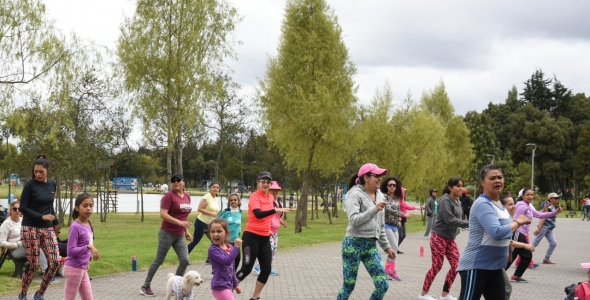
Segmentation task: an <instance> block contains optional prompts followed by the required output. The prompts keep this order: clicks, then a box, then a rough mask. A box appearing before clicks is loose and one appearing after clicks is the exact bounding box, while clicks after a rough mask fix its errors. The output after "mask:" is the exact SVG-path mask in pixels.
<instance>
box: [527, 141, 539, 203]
mask: <svg viewBox="0 0 590 300" xmlns="http://www.w3.org/2000/svg"><path fill="white" fill-rule="evenodd" d="M525 146H527V147H528V146H535V148H533V153H532V157H531V169H532V170H531V189H532V190H533V191H534V190H535V150H537V144H535V143H528V144H526V145H525Z"/></svg>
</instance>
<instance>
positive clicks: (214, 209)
mask: <svg viewBox="0 0 590 300" xmlns="http://www.w3.org/2000/svg"><path fill="white" fill-rule="evenodd" d="M217 193H219V183H217V182H213V183H212V184H211V188H210V191H209V193H207V194H205V196H203V198H202V199H201V202H199V208H198V209H197V210H198V211H199V216H198V217H197V219H196V220H195V233H194V234H193V241H192V242H191V243H190V244H188V253H189V254H190V253H191V252H192V251H193V249H194V248H195V246H197V245H198V244H199V242H200V241H201V239H202V238H203V235H206V236H207V238H208V239H209V241H211V237H210V236H209V223H211V221H213V219H215V218H216V217H217V214H219V211H220V208H219V205H218V204H217V200H216V199H215V197H217ZM205 263H206V264H209V258H207V260H206V261H205Z"/></svg>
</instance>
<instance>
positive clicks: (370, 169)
mask: <svg viewBox="0 0 590 300" xmlns="http://www.w3.org/2000/svg"><path fill="white" fill-rule="evenodd" d="M367 173H373V174H375V175H379V176H383V175H385V174H387V169H381V168H379V167H378V166H377V165H376V164H373V163H366V164H364V165H363V166H362V167H361V168H360V169H359V172H358V173H357V176H358V177H359V178H360V177H361V176H363V175H365V174H367ZM358 182H359V179H358V178H357V179H356V183H358Z"/></svg>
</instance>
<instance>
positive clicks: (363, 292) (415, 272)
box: [0, 218, 590, 300]
mask: <svg viewBox="0 0 590 300" xmlns="http://www.w3.org/2000/svg"><path fill="white" fill-rule="evenodd" d="M537 222H538V221H534V224H535V226H536V224H537ZM557 225H558V227H557V228H556V229H555V233H556V236H557V240H558V242H559V245H558V246H557V248H556V250H555V253H554V254H553V256H552V260H553V261H555V262H557V264H555V265H543V264H541V266H540V267H539V268H538V269H536V270H531V269H529V270H527V271H526V273H525V274H524V276H523V277H524V278H526V279H527V280H529V281H530V282H529V283H520V284H516V283H514V284H513V293H512V299H563V298H564V297H565V293H564V292H563V288H564V287H565V286H566V285H569V284H571V283H574V282H578V281H582V280H585V279H587V278H588V276H587V275H586V271H585V270H584V269H582V268H581V267H580V262H586V261H590V251H589V250H590V247H589V246H590V241H589V238H588V232H589V231H590V222H586V221H584V222H582V221H580V219H579V218H575V219H562V218H560V219H559V220H558V221H557ZM468 233H469V232H468V231H462V232H461V234H460V235H459V237H458V238H457V242H458V244H459V249H460V251H462V250H463V249H464V248H465V244H466V242H467V236H468ZM547 245H548V244H547V241H546V240H544V241H543V242H541V244H540V245H539V247H538V248H537V250H536V251H535V253H534V259H535V261H538V262H540V261H541V260H542V258H543V257H544V253H545V250H546V249H547ZM420 246H424V248H425V256H424V257H420V256H419V254H418V253H419V248H420ZM340 248H341V247H340V244H339V243H332V244H326V245H322V246H317V247H309V248H303V249H299V250H294V251H288V252H281V251H280V248H279V253H278V254H277V258H276V261H275V263H274V264H273V268H274V269H276V270H277V271H279V272H280V275H279V276H271V277H270V278H269V281H268V283H267V286H266V287H265V289H264V291H263V292H262V295H261V298H262V299H264V300H270V299H335V298H336V294H337V293H338V289H339V288H340V286H341V284H342V263H341V258H340ZM401 250H402V251H404V254H401V255H399V256H398V259H397V263H398V272H399V274H400V276H401V278H402V281H400V282H392V281H390V286H389V291H388V292H387V296H386V299H417V298H418V297H417V295H418V293H419V291H420V290H421V288H422V282H423V280H424V275H425V274H426V272H427V270H428V269H429V267H430V247H429V244H428V241H426V240H424V239H423V236H422V233H415V234H411V235H409V236H408V237H407V238H406V240H405V241H404V242H403V244H402V246H401ZM448 268H449V266H448V264H447V263H446V261H445V266H444V267H443V270H441V272H440V273H439V274H438V276H437V278H436V280H435V282H434V284H433V286H432V288H431V291H432V293H431V294H433V295H438V293H439V292H440V291H441V290H442V284H443V280H444V276H445V275H446V272H447V270H448ZM189 269H191V270H197V271H199V272H200V273H201V275H202V276H203V278H204V279H205V283H204V284H203V285H202V286H200V287H196V288H195V289H194V294H195V299H213V297H212V296H211V291H210V281H209V278H210V276H211V267H210V266H207V265H204V264H203V263H199V264H194V265H191V266H190V267H189ZM174 270H175V268H165V269H160V270H159V271H158V272H157V273H156V276H155V277H154V280H153V282H152V289H153V291H154V292H155V293H156V297H155V298H147V297H144V296H142V295H140V294H139V292H138V290H139V288H140V286H141V285H142V283H143V280H144V278H145V275H146V271H140V272H134V273H124V274H116V275H110V276H104V277H96V278H94V279H93V281H92V289H93V291H94V298H95V299H99V300H103V299H104V300H108V299H162V298H164V295H165V290H164V288H165V285H166V283H165V281H166V275H167V274H168V273H169V272H174ZM360 270H361V271H360V272H359V276H358V283H357V286H356V289H355V291H354V293H353V294H352V297H351V299H368V298H369V295H370V294H371V292H372V290H373V284H372V281H371V278H370V277H369V276H368V274H367V272H366V271H365V269H364V268H360ZM513 272H514V267H513V268H511V269H510V270H509V275H511V274H512V273H513ZM255 280H256V277H255V276H253V275H252V274H251V275H250V276H249V277H247V278H246V279H245V280H244V282H242V284H241V286H242V288H243V289H244V292H243V293H242V295H237V296H236V299H249V297H250V296H251V294H252V290H253V287H254V282H255ZM460 285H461V284H460V277H459V276H457V279H456V280H455V284H454V286H453V288H452V289H451V294H453V295H455V296H458V294H459V290H460V288H461V286H460ZM33 292H34V291H32V292H30V295H29V297H31V296H32V293H33ZM45 295H46V296H45V299H48V300H53V299H63V278H62V277H58V279H57V282H56V283H54V284H53V285H51V286H50V287H49V289H48V290H47V293H46V294H45ZM4 299H12V300H14V299H16V295H11V296H5V297H0V300H4ZM29 299H30V298H29Z"/></svg>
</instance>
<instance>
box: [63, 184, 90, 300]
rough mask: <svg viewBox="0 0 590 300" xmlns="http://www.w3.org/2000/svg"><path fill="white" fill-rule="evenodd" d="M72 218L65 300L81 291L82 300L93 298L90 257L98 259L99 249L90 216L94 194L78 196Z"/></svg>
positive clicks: (66, 269)
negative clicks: (89, 272)
mask: <svg viewBox="0 0 590 300" xmlns="http://www.w3.org/2000/svg"><path fill="white" fill-rule="evenodd" d="M74 206H75V207H74V211H73V212H72V218H73V219H75V220H74V223H73V224H72V226H71V227H70V232H69V234H68V258H67V260H66V263H65V274H66V283H65V286H64V300H70V299H71V300H74V299H75V298H76V294H77V293H78V292H79V293H80V297H81V298H82V300H92V299H93V297H92V287H91V286H90V278H89V277H88V271H87V270H88V264H89V262H90V257H91V256H92V258H94V260H98V258H99V255H98V250H96V248H95V247H94V245H93V240H94V231H93V230H92V224H90V220H89V219H90V216H92V210H93V208H94V200H92V196H90V195H89V194H86V193H82V194H80V195H78V197H76V202H75V204H74Z"/></svg>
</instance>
